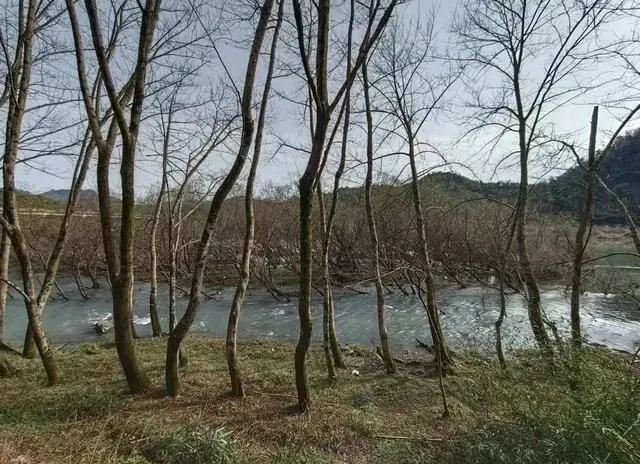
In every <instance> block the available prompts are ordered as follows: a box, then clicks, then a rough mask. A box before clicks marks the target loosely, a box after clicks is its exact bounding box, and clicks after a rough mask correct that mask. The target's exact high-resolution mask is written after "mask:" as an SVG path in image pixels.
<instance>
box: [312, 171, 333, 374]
mask: <svg viewBox="0 0 640 464" xmlns="http://www.w3.org/2000/svg"><path fill="white" fill-rule="evenodd" d="M317 191H318V205H319V208H320V232H321V238H322V292H323V297H322V348H323V350H324V361H325V365H326V366H327V375H328V376H329V379H331V380H335V379H337V378H338V377H337V375H336V370H335V367H334V365H333V358H332V353H331V336H330V331H331V328H330V327H331V300H332V299H333V298H332V295H331V275H330V274H329V253H328V249H327V247H326V246H325V243H328V242H329V237H328V234H329V233H330V232H329V231H328V230H327V229H328V227H327V224H326V214H325V207H324V193H323V192H322V183H321V182H320V179H318V186H317Z"/></svg>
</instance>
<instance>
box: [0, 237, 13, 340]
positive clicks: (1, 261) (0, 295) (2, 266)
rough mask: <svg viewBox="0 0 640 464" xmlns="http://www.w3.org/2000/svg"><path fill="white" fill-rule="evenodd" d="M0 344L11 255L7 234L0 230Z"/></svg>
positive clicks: (2, 333) (2, 334) (2, 336)
mask: <svg viewBox="0 0 640 464" xmlns="http://www.w3.org/2000/svg"><path fill="white" fill-rule="evenodd" d="M0 234H2V238H0V343H2V342H3V338H4V315H5V312H6V308H7V294H8V291H9V285H8V284H7V280H9V257H10V254H11V240H10V239H9V234H8V233H7V231H6V230H5V229H4V227H3V228H2V229H1V230H0Z"/></svg>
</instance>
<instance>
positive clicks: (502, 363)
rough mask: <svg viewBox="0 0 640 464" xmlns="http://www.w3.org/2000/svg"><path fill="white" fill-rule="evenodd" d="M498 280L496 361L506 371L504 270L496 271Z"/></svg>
mask: <svg viewBox="0 0 640 464" xmlns="http://www.w3.org/2000/svg"><path fill="white" fill-rule="evenodd" d="M498 279H499V282H498V284H499V286H500V287H499V291H500V315H499V316H498V319H497V320H496V323H495V328H496V353H497V355H498V361H499V362H500V368H501V369H502V370H506V369H507V361H506V359H505V357H504V350H503V349H502V323H503V322H504V318H505V317H506V316H507V302H506V300H505V296H504V268H501V269H500V270H499V271H498Z"/></svg>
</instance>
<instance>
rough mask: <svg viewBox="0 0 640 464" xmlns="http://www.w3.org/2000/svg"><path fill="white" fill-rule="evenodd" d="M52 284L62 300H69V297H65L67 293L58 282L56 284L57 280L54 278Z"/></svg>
mask: <svg viewBox="0 0 640 464" xmlns="http://www.w3.org/2000/svg"><path fill="white" fill-rule="evenodd" d="M53 284H54V285H55V287H56V290H57V291H58V295H60V296H61V297H62V299H63V300H64V301H69V298H67V295H66V294H65V293H64V291H63V290H62V287H60V284H58V281H57V280H55V279H54V281H53Z"/></svg>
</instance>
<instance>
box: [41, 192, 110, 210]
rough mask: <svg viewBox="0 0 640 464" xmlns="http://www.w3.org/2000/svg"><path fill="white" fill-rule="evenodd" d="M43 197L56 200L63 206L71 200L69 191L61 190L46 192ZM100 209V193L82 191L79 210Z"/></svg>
mask: <svg viewBox="0 0 640 464" xmlns="http://www.w3.org/2000/svg"><path fill="white" fill-rule="evenodd" d="M41 196H43V197H46V198H50V199H51V200H55V201H57V202H60V203H62V204H64V203H66V202H67V199H68V198H69V190H67V189H59V190H49V191H48V192H44V193H42V194H41ZM97 207H98V192H96V191H95V190H89V189H86V190H81V191H80V196H79V197H78V208H80V209H95V208H97Z"/></svg>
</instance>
